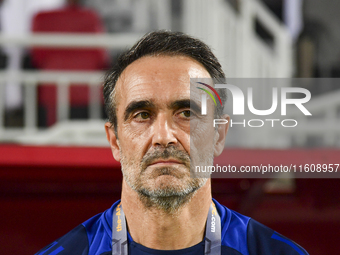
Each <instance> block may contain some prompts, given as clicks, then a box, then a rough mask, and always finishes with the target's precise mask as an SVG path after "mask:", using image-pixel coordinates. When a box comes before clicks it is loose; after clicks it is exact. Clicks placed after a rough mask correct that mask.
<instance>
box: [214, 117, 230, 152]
mask: <svg viewBox="0 0 340 255" xmlns="http://www.w3.org/2000/svg"><path fill="white" fill-rule="evenodd" d="M222 119H225V120H227V121H228V123H227V124H222V125H218V127H217V134H216V135H217V136H218V137H217V140H216V143H215V148H214V157H217V156H219V155H221V153H222V151H223V149H224V144H225V139H226V138H227V133H228V129H229V122H230V117H229V115H227V114H224V115H223V116H222Z"/></svg>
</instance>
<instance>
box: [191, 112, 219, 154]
mask: <svg viewBox="0 0 340 255" xmlns="http://www.w3.org/2000/svg"><path fill="white" fill-rule="evenodd" d="M215 133H216V132H215V128H214V127H213V120H212V119H210V118H205V119H203V120H200V121H193V122H192V124H191V135H190V152H191V153H192V157H197V156H199V155H202V153H207V154H210V152H211V151H212V150H213V146H214V139H215Z"/></svg>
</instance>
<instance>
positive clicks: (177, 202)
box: [137, 178, 208, 215]
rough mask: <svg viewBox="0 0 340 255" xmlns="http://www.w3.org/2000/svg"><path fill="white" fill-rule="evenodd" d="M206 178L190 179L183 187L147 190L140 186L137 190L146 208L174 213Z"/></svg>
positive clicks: (189, 198) (188, 199)
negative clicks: (178, 188) (180, 188)
mask: <svg viewBox="0 0 340 255" xmlns="http://www.w3.org/2000/svg"><path fill="white" fill-rule="evenodd" d="M207 180H208V179H207V178H203V179H198V178H195V179H192V180H191V181H190V183H189V185H187V187H186V188H185V189H182V190H180V191H179V190H176V189H174V188H171V187H170V188H165V189H156V190H149V189H146V188H143V187H141V188H140V189H138V190H137V192H138V195H139V198H140V200H141V201H142V203H143V204H144V206H145V207H146V208H156V209H158V210H162V211H163V212H165V213H167V214H172V215H175V214H177V213H178V212H179V209H180V208H181V207H182V206H184V205H185V204H187V203H189V202H190V200H191V198H192V197H193V196H194V194H195V193H196V192H197V190H199V189H200V188H201V187H202V186H204V184H205V183H206V182H207Z"/></svg>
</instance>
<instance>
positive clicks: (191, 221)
mask: <svg viewBox="0 0 340 255" xmlns="http://www.w3.org/2000/svg"><path fill="white" fill-rule="evenodd" d="M211 199H212V198H211V184H210V180H208V181H207V182H206V183H205V185H204V186H203V187H201V188H200V189H199V190H197V191H196V192H195V193H194V194H193V196H192V197H191V199H190V200H189V201H188V202H187V203H185V204H184V205H182V206H181V207H180V208H179V209H178V211H176V213H174V214H170V213H167V212H165V211H164V210H161V209H159V208H156V207H146V206H145V204H144V203H143V202H142V201H141V199H140V197H139V195H138V193H137V192H136V191H134V190H132V189H131V188H130V186H129V185H127V183H126V182H125V180H123V187H122V199H121V201H122V207H123V209H124V213H125V217H126V221H127V225H128V230H129V233H130V235H131V237H132V239H133V240H134V241H135V242H137V243H139V244H141V245H143V246H146V247H148V248H151V249H157V250H179V249H184V248H188V247H191V246H193V245H195V244H198V243H199V242H201V241H202V240H203V238H204V233H205V224H206V220H207V215H208V212H209V207H210V204H211Z"/></svg>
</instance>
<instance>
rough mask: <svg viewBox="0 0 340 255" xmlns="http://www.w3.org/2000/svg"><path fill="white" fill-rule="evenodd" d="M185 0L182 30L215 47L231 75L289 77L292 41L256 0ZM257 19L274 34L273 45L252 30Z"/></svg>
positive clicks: (275, 19)
mask: <svg viewBox="0 0 340 255" xmlns="http://www.w3.org/2000/svg"><path fill="white" fill-rule="evenodd" d="M239 3H240V12H239V13H237V12H236V11H235V10H234V9H233V8H232V7H231V6H230V5H229V4H228V2H227V1H226V0H214V1H211V0H201V1H196V0H184V14H183V19H184V22H183V24H184V31H185V32H187V33H189V34H191V35H193V36H196V37H198V38H200V39H202V40H203V41H205V42H206V43H207V44H208V45H209V46H211V47H212V49H213V50H214V52H215V54H216V56H217V58H218V59H219V60H220V62H221V63H222V66H223V67H224V71H225V73H226V75H227V77H230V78H290V77H292V75H293V53H292V40H291V36H290V35H289V33H288V30H287V29H286V27H285V26H284V25H283V24H281V23H280V22H279V20H278V19H277V18H276V17H275V16H274V15H273V14H272V13H271V12H270V11H269V10H268V9H267V8H266V6H265V5H264V4H262V3H261V2H260V1H258V0H240V1H239ZM256 20H257V21H258V22H259V23H261V25H262V26H263V27H265V28H266V30H268V31H269V33H270V34H271V35H272V36H273V38H274V41H273V48H271V47H269V46H268V45H267V44H266V43H265V42H264V41H262V40H261V39H260V38H259V37H258V36H257V35H256V32H255V22H256Z"/></svg>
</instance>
